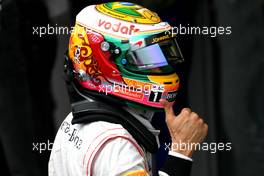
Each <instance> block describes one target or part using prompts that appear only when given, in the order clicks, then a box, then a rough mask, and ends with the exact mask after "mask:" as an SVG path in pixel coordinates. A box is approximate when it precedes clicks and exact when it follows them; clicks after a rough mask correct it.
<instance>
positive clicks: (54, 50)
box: [0, 0, 264, 176]
mask: <svg viewBox="0 0 264 176" xmlns="http://www.w3.org/2000/svg"><path fill="white" fill-rule="evenodd" d="M128 1H129V0H128ZM101 2H108V1H101V0H97V1H95V0H0V42H1V43H0V59H1V64H0V171H1V175H3V176H9V175H10V176H42V175H43V176H44V175H47V163H48V158H49V154H50V151H49V150H45V151H41V152H40V151H39V150H34V146H36V147H39V144H40V143H45V144H46V145H47V146H46V147H48V144H49V143H52V142H53V140H54V137H55V134H56V131H57V129H58V127H59V125H60V123H61V122H62V121H63V119H64V118H65V117H66V115H67V114H68V113H69V112H70V104H69V100H68V95H67V91H66V86H65V84H64V79H63V60H64V57H63V55H64V53H65V51H66V49H67V45H68V39H69V35H63V34H62V35H43V36H42V37H40V36H38V35H33V28H32V27H40V26H47V25H48V24H50V25H53V26H55V25H57V26H65V27H70V26H73V25H74V20H75V19H74V18H75V16H76V14H77V13H78V12H79V11H80V10H81V9H82V8H84V7H85V6H87V5H90V4H96V3H101ZM130 2H135V3H138V4H141V5H144V6H146V7H147V8H149V9H151V10H153V11H155V12H157V13H158V14H159V16H160V17H161V18H162V19H163V20H164V21H168V22H170V23H171V25H173V26H179V25H180V24H182V25H188V24H189V26H208V27H211V26H231V27H232V34H231V35H220V36H217V37H215V38H212V37H210V36H209V35H179V36H178V43H179V45H180V47H181V50H182V53H183V55H184V57H185V60H186V62H185V64H184V65H183V66H182V68H181V70H179V74H180V77H181V80H182V88H181V93H180V96H179V97H178V98H179V99H178V106H177V107H175V111H176V112H177V111H178V110H179V109H181V108H182V107H186V106H188V107H191V108H192V110H193V111H196V112H197V113H198V114H200V115H201V116H202V117H203V118H204V119H205V121H206V122H207V123H208V124H209V135H208V137H207V140H206V141H207V142H224V143H227V142H231V143H232V150H231V151H217V152H216V153H210V152H206V151H199V152H197V153H196V154H195V156H194V163H193V170H192V176H195V175H203V176H260V175H261V174H262V173H263V171H264V34H263V32H264V1H263V0H252V1H248V0H239V1H238V0H199V1H194V0H167V1H162V0H138V1H130ZM91 18H92V17H91ZM163 121H164V116H163V114H157V115H156V117H155V119H154V121H153V123H154V125H155V126H157V127H158V128H160V129H162V130H163V132H162V134H161V141H162V142H163V143H164V142H166V141H167V140H168V139H167V138H168V134H167V132H166V129H165V124H164V122H163ZM157 124H159V125H157ZM164 157H165V153H164V152H162V151H160V153H159V158H160V159H159V160H158V161H159V165H161V164H162V162H163V160H164Z"/></svg>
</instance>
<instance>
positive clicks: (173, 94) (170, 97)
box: [166, 91, 178, 102]
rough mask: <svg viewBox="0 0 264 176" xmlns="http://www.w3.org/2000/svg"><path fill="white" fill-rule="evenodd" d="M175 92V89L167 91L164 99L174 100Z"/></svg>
mask: <svg viewBox="0 0 264 176" xmlns="http://www.w3.org/2000/svg"><path fill="white" fill-rule="evenodd" d="M177 93H178V92H177V91H173V92H168V95H167V97H166V99H167V100H168V101H169V102H172V101H175V99H176V96H177Z"/></svg>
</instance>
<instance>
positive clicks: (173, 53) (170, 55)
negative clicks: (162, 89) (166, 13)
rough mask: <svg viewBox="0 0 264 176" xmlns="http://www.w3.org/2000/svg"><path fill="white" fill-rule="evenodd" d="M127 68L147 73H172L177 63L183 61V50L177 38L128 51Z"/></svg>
mask: <svg viewBox="0 0 264 176" xmlns="http://www.w3.org/2000/svg"><path fill="white" fill-rule="evenodd" d="M127 61H128V63H127V64H126V68H127V69H128V70H130V71H134V72H141V73H146V74H159V73H161V74H162V73H163V74H164V73H165V74H166V73H171V72H173V71H174V67H175V64H177V63H179V62H183V57H182V54H181V51H180V49H179V47H178V44H177V41H176V39H175V38H170V39H169V40H165V41H162V42H159V43H155V44H151V45H149V46H146V47H144V48H140V49H137V50H134V51H129V52H128V53H127Z"/></svg>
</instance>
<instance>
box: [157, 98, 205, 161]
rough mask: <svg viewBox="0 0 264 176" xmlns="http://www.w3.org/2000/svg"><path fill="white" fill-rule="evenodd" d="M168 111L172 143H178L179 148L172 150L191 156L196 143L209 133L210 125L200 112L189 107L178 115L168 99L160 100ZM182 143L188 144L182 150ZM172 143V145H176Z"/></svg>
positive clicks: (167, 120)
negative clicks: (197, 112) (201, 116)
mask: <svg viewBox="0 0 264 176" xmlns="http://www.w3.org/2000/svg"><path fill="white" fill-rule="evenodd" d="M160 103H161V104H162V105H163V107H164V110H165V113H166V123H167V126H168V129H169V132H170V135H171V138H172V143H173V144H174V145H175V144H177V146H178V147H177V148H174V147H172V151H174V152H178V153H181V154H183V155H185V156H188V157H191V156H192V154H193V152H194V150H195V149H194V145H193V148H191V144H198V143H201V142H202V141H203V140H204V138H205V137H206V135H207V131H208V125H207V124H206V123H204V121H203V119H201V118H200V117H199V115H198V114H196V113H195V112H192V111H191V110H190V109H189V108H184V109H182V111H181V113H180V114H179V115H178V116H175V114H174V111H173V108H172V105H173V103H169V102H168V101H166V100H160ZM180 144H186V146H187V145H188V146H189V147H185V149H184V150H182V149H181V148H180V147H179V146H180ZM174 145H172V146H174Z"/></svg>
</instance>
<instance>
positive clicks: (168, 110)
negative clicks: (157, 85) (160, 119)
mask: <svg viewBox="0 0 264 176" xmlns="http://www.w3.org/2000/svg"><path fill="white" fill-rule="evenodd" d="M160 104H161V105H162V106H163V108H164V111H165V114H166V121H170V120H171V119H173V118H174V116H175V115H174V111H173V107H172V106H173V102H172V103H170V102H168V101H167V100H165V99H161V100H160Z"/></svg>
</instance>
